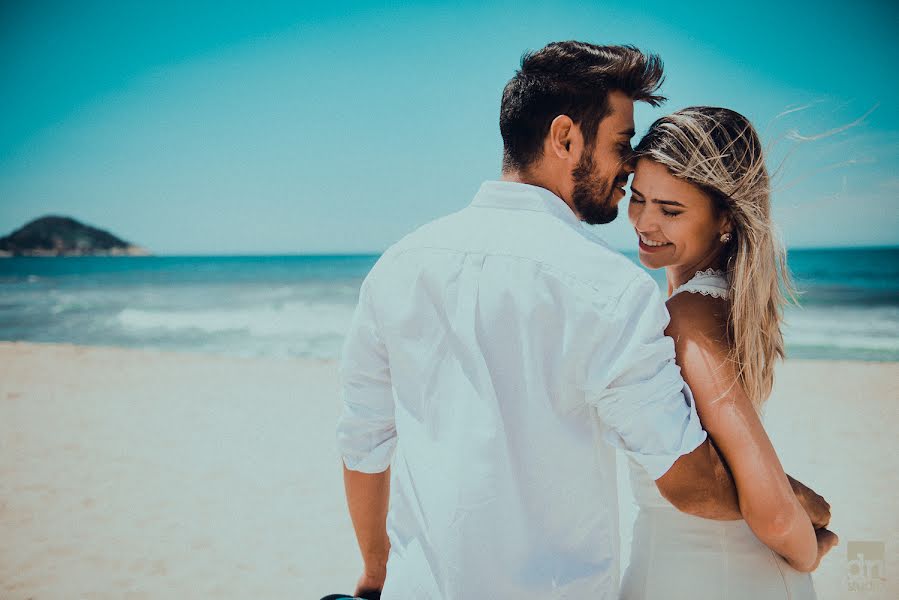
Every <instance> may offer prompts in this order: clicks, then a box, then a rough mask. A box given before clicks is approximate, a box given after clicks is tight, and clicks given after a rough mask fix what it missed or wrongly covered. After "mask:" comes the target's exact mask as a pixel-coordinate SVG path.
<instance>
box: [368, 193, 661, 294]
mask: <svg viewBox="0 0 899 600" xmlns="http://www.w3.org/2000/svg"><path fill="white" fill-rule="evenodd" d="M507 215H508V218H504V219H503V220H497V216H498V215H497V214H496V213H489V212H485V211H478V209H477V208H474V207H471V206H469V207H466V208H463V209H461V210H458V211H455V212H453V213H450V214H448V215H444V216H441V217H439V218H436V219H434V220H432V221H429V222H427V223H425V224H423V225H421V226H419V227H417V228H415V229H414V230H413V231H411V232H409V233H408V234H406V235H405V236H403V237H402V238H401V239H400V240H398V241H397V242H395V243H394V244H392V245H391V246H390V247H389V248H388V249H387V250H385V251H384V253H383V254H382V256H381V258H380V259H379V260H378V264H377V265H376V268H375V269H373V272H374V271H377V270H383V269H387V268H389V267H390V265H392V264H394V263H396V262H397V261H398V260H399V259H400V258H401V257H404V258H407V259H409V258H410V257H411V259H412V260H415V261H416V262H418V259H421V260H424V259H423V258H422V256H423V255H424V253H425V252H427V253H430V254H432V255H433V254H434V253H454V254H458V253H465V254H482V255H484V256H489V257H492V258H494V259H497V260H509V261H521V260H524V261H529V262H534V263H539V264H540V265H541V266H542V267H543V268H544V269H545V270H546V271H548V272H550V273H554V274H556V275H558V276H560V277H563V278H565V279H568V280H571V281H572V282H575V283H576V284H578V285H581V286H587V287H589V288H592V289H594V290H597V291H599V292H601V293H602V295H603V296H620V295H621V294H622V293H623V292H624V291H625V290H626V289H627V288H628V287H629V286H631V285H632V284H633V283H634V282H635V281H636V280H640V279H644V280H649V281H651V280H652V279H651V278H650V277H649V275H647V274H646V272H645V271H643V269H641V268H640V267H639V266H637V265H636V264H634V262H633V261H631V260H630V259H629V258H627V257H626V256H625V255H624V254H622V253H621V252H619V251H618V250H615V249H614V248H612V247H611V246H609V245H608V244H607V243H605V242H604V241H603V240H602V239H601V238H598V237H597V236H595V235H594V234H593V233H592V232H590V231H589V230H588V229H586V228H584V227H583V226H572V225H570V224H568V223H565V222H563V221H561V220H559V219H558V218H556V217H553V216H551V215H547V214H544V213H536V212H528V211H520V212H514V211H510V212H506V214H505V215H503V216H504V217H505V216H507ZM425 262H426V261H425Z"/></svg>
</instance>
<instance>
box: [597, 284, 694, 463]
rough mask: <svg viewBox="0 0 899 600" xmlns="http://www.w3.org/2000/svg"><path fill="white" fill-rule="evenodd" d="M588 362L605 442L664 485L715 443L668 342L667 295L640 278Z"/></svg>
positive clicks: (621, 302) (622, 299) (621, 301)
mask: <svg viewBox="0 0 899 600" xmlns="http://www.w3.org/2000/svg"><path fill="white" fill-rule="evenodd" d="M611 318H612V322H611V323H609V325H610V326H609V327H604V328H603V329H602V332H603V333H602V334H601V335H597V340H596V344H595V345H593V346H592V348H593V350H592V353H591V355H590V357H589V359H588V360H587V362H586V365H587V367H586V368H587V372H586V374H585V381H586V384H585V388H586V397H587V401H588V403H589V404H591V405H592V406H593V407H594V408H595V409H596V415H597V417H598V420H599V426H600V431H601V432H602V436H603V439H604V440H605V441H606V442H608V443H610V444H611V445H612V446H615V447H616V448H619V449H621V450H622V451H624V452H625V453H626V454H627V455H628V456H629V457H631V458H633V459H634V460H636V461H637V462H638V463H640V465H642V466H643V468H644V469H646V472H647V473H648V474H649V475H650V476H651V477H652V478H653V480H655V479H658V478H659V477H661V476H662V475H664V474H665V472H667V471H668V469H670V468H671V466H672V465H673V464H674V462H675V461H676V460H677V459H678V458H679V457H680V456H682V455H684V454H688V453H690V452H692V451H693V450H694V449H696V447H698V446H699V445H700V444H701V443H702V442H703V441H705V439H706V437H707V435H708V434H707V433H706V432H705V430H703V428H702V425H701V424H700V421H699V415H698V414H697V413H696V406H695V403H694V401H693V395H692V393H691V392H690V388H689V387H688V386H687V384H686V383H685V382H684V380H683V378H682V377H681V373H680V367H678V366H677V364H676V363H675V362H674V341H673V340H672V339H671V338H670V337H667V336H666V335H665V333H664V332H665V328H666V327H667V325H668V320H669V315H668V310H667V309H666V308H665V304H664V302H663V301H662V297H661V292H660V290H659V288H658V286H657V285H656V283H655V282H654V281H653V280H652V279H651V278H650V277H649V276H645V277H644V276H642V275H641V276H640V277H638V278H637V279H636V280H635V281H634V282H633V283H632V284H630V285H629V286H628V288H627V289H626V290H625V292H624V293H623V294H622V296H621V297H620V298H619V300H618V302H617V305H616V307H615V310H614V311H613V314H612V315H611Z"/></svg>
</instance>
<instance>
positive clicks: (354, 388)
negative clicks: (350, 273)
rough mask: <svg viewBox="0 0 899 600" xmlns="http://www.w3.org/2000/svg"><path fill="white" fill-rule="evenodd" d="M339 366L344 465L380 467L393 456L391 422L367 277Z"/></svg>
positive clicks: (386, 376) (389, 387) (368, 470)
mask: <svg viewBox="0 0 899 600" xmlns="http://www.w3.org/2000/svg"><path fill="white" fill-rule="evenodd" d="M338 372H339V377H340V396H341V400H342V403H343V407H342V411H341V415H340V419H339V420H338V423H337V448H338V451H339V452H340V454H341V456H342V458H343V462H344V464H345V465H346V467H347V468H348V469H350V470H352V471H361V472H363V473H381V472H383V471H385V470H387V467H389V466H390V461H391V459H392V458H393V452H394V449H395V448H396V426H395V422H394V400H393V387H392V385H391V381H390V368H389V364H388V360H387V350H386V348H385V346H384V343H383V341H382V340H381V338H380V337H379V335H378V324H377V320H376V318H375V313H374V309H373V306H372V298H371V289H370V285H369V280H368V279H366V280H365V281H364V282H363V284H362V287H361V290H360V292H359V303H358V305H357V306H356V310H355V312H354V314H353V318H352V321H351V324H350V328H349V332H348V333H347V336H346V340H345V341H344V345H343V348H342V350H341V355H340V364H339V368H338Z"/></svg>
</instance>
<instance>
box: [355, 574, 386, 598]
mask: <svg viewBox="0 0 899 600" xmlns="http://www.w3.org/2000/svg"><path fill="white" fill-rule="evenodd" d="M386 578H387V569H386V568H384V569H382V570H380V571H377V572H369V571H368V570H367V569H366V571H365V572H363V573H362V576H361V577H360V578H359V581H358V582H357V583H356V590H355V591H354V592H353V595H354V596H361V595H362V594H364V593H365V592H375V591H378V592H380V591H381V590H382V589H383V588H384V580H385V579H386Z"/></svg>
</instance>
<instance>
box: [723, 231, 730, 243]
mask: <svg viewBox="0 0 899 600" xmlns="http://www.w3.org/2000/svg"><path fill="white" fill-rule="evenodd" d="M729 241H730V233H722V234H721V243H722V244H726V243H727V242H729Z"/></svg>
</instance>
